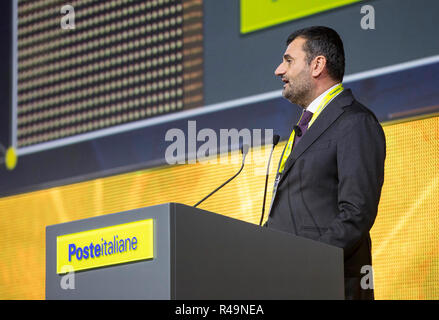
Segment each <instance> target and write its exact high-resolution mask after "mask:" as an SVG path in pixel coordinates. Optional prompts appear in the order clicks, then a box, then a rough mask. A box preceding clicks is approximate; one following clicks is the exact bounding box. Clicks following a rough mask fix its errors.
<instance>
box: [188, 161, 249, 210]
mask: <svg viewBox="0 0 439 320" xmlns="http://www.w3.org/2000/svg"><path fill="white" fill-rule="evenodd" d="M244 160H245V157H244V159H242V165H241V169H239V171H238V172H237V173H236V174H235V175H234V176H233V177H231V178H230V179H229V180H227V181H226V182H224V183H223V184H222V185H220V186H219V187H218V188H216V189H215V190H213V191H212V192H211V193H209V194H208V195H207V196H205V197H204V198H203V199H201V200H200V201H198V202H197V203H196V204H195V205H194V208H196V207H197V206H198V205H199V204H200V203H201V202H203V201H204V200H206V199H207V198H209V197H210V196H211V195H212V194H214V193H215V192H217V191H218V190H219V189H221V188H222V187H224V186H225V185H226V184H228V183H229V182H230V181H232V180H233V179H234V178H235V177H236V176H237V175H238V174H240V173H241V171H242V169H243V168H244Z"/></svg>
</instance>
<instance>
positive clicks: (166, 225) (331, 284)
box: [46, 203, 344, 300]
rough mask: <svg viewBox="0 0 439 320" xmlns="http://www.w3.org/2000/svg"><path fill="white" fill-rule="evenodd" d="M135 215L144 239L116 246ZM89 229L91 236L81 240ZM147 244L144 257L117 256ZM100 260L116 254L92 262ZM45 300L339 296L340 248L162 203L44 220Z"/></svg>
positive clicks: (341, 295)
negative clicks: (63, 266) (71, 266)
mask: <svg viewBox="0 0 439 320" xmlns="http://www.w3.org/2000/svg"><path fill="white" fill-rule="evenodd" d="M142 221H147V222H152V225H151V228H150V229H138V230H140V231H137V232H140V233H148V234H149V233H151V234H149V236H150V238H147V237H146V238H145V239H147V240H145V239H143V238H142V235H138V234H137V235H136V237H134V236H133V237H132V238H127V239H128V243H127V241H126V240H125V246H124V243H123V241H122V240H123V237H122V234H123V232H125V231H123V230H122V229H120V228H119V226H131V224H132V223H134V222H142ZM134 224H136V223H134ZM118 228H119V229H118ZM141 228H146V227H141ZM113 229H114V230H116V231H115V232H113V233H114V236H112V237H111V238H109V237H107V238H108V239H107V240H108V241H107V240H106V239H105V237H106V235H107V234H109V233H108V232H112V230H113ZM93 230H94V231H93ZM127 230H130V229H127ZM142 230H145V231H142ZM89 231H90V232H89ZM127 232H130V231H127ZM89 233H91V234H94V236H95V239H97V238H96V237H98V240H96V241H95V240H93V239H92V240H91V241H88V242H87V237H88V236H89ZM66 237H67V238H66ZM81 237H82V238H84V237H85V238H84V239H85V240H81V239H82V238H81ZM65 238H66V239H65ZM72 239H73V240H72ZM112 239H114V241H113V240H112ZM119 239H120V240H119ZM148 239H149V240H148ZM130 240H131V242H130ZM80 241H83V242H80ZM104 241H105V242H104ZM121 241H122V242H121ZM89 242H90V244H89ZM98 242H100V243H101V245H100V246H99V250H101V251H99V250H98ZM119 242H120V245H119ZM146 242H148V244H146ZM80 243H83V244H84V243H86V245H84V246H82V247H81V245H80ZM93 243H94V244H93ZM104 243H105V249H104ZM110 244H111V248H110ZM113 244H114V247H113ZM63 245H65V247H63ZM116 245H117V247H116ZM147 245H150V246H151V248H150V249H151V250H152V251H151V252H152V256H150V257H148V256H145V257H146V258H142V257H140V258H133V259H137V260H134V261H124V260H123V259H125V257H127V256H128V255H130V254H138V252H137V251H139V252H140V250H143V249H144V248H146V246H147ZM130 250H131V251H130ZM98 253H100V255H99V256H98ZM86 257H87V258H86ZM62 259H70V261H71V262H72V263H73V262H75V263H78V266H79V265H80V264H81V263H85V264H84V265H81V268H84V269H81V270H77V269H76V268H75V270H74V271H73V272H70V273H68V271H66V270H64V272H60V271H59V268H60V263H63V261H62ZM105 259H107V260H108V261H110V260H111V259H116V260H117V259H121V260H120V261H116V262H115V261H111V262H110V263H107V264H106V265H99V263H101V264H102V261H104V260H105ZM107 260H105V261H107ZM87 263H88V265H87ZM70 271H71V270H70ZM66 272H67V273H66ZM66 284H67V285H66ZM46 299H151V300H192V299H197V300H235V299H238V300H249V299H255V300H261V299H282V300H283V299H344V281H343V251H342V249H340V248H336V247H333V246H330V245H326V244H324V243H320V242H316V241H313V240H310V239H305V238H302V237H297V236H294V235H292V234H289V233H284V232H279V231H275V230H270V229H268V228H263V227H260V226H258V225H254V224H251V223H247V222H243V221H240V220H236V219H233V218H229V217H226V216H222V215H219V214H215V213H212V212H208V211H205V210H200V209H196V208H193V207H190V206H186V205H183V204H178V203H167V204H162V205H157V206H151V207H146V208H141V209H135V210H130V211H126V212H119V213H114V214H109V215H104V216H99V217H94V218H89V219H84V220H78V221H73V222H68V223H62V224H57V225H52V226H48V227H47V228H46Z"/></svg>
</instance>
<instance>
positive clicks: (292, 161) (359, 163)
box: [266, 89, 386, 298]
mask: <svg viewBox="0 0 439 320" xmlns="http://www.w3.org/2000/svg"><path fill="white" fill-rule="evenodd" d="M385 155H386V146H385V137H384V133H383V130H382V127H381V125H380V124H379V122H378V120H377V119H376V117H375V115H374V114H373V113H372V112H371V111H370V110H369V109H367V108H366V107H364V106H363V105H361V104H360V103H359V102H358V101H356V100H355V98H354V97H353V95H352V93H351V90H349V89H345V90H344V91H343V92H341V93H340V94H339V95H338V96H337V97H335V98H334V99H333V101H331V102H330V103H329V104H328V105H327V106H326V107H325V109H324V110H323V111H322V112H321V114H320V115H319V117H318V118H317V119H316V121H315V122H314V123H313V125H312V126H311V127H310V128H309V129H308V131H307V132H306V133H305V135H304V136H303V137H302V138H301V140H300V142H299V143H298V144H297V145H296V146H295V147H294V149H293V151H292V152H291V154H290V156H289V158H288V160H287V162H286V164H285V168H284V171H283V173H282V174H281V175H280V177H279V178H280V180H279V183H278V186H277V188H275V189H277V190H275V191H274V193H273V200H272V206H271V209H270V213H269V218H268V220H267V223H266V226H267V227H269V228H272V229H276V230H280V231H285V232H289V233H293V234H295V235H298V236H302V237H306V238H310V239H314V240H317V241H321V242H324V243H327V244H330V245H334V246H337V247H340V248H343V249H344V268H345V292H346V297H347V298H361V297H371V296H370V293H366V296H364V295H363V293H364V292H362V291H361V289H360V278H361V277H363V276H364V275H365V274H362V273H361V268H362V266H364V265H372V258H371V240H370V236H369V230H370V229H371V227H372V225H373V223H374V221H375V217H376V214H377V209H378V202H379V200H380V194H381V187H382V185H383V181H384V159H385ZM369 291H370V290H369ZM371 294H372V297H373V291H372V292H371Z"/></svg>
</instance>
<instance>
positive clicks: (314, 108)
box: [306, 82, 341, 113]
mask: <svg viewBox="0 0 439 320" xmlns="http://www.w3.org/2000/svg"><path fill="white" fill-rule="evenodd" d="M339 84H340V82H339V83H337V84H335V85H333V86H332V87H331V88H329V89H328V90H326V91H325V92H323V93H322V94H321V95H319V96H318V97H317V98H315V99H314V100H313V101H312V102H311V103H310V104H309V106H308V107H307V108H306V110H307V111H311V112H312V113H315V112H316V111H317V108H318V107H319V105H320V103H321V102H322V100H323V98H324V97H325V96H326V95H327V94H328V92H329V91H331V90H332V89H334V88H335V87H336V86H338V85H339ZM340 92H341V91H340ZM340 92H338V93H337V94H336V95H335V96H334V97H333V98H332V99H334V98H335V97H336V96H337V95H338V94H339V93H340ZM332 99H331V100H332Z"/></svg>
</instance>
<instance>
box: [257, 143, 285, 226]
mask: <svg viewBox="0 0 439 320" xmlns="http://www.w3.org/2000/svg"><path fill="white" fill-rule="evenodd" d="M279 139H280V136H279V135H278V134H275V135H274V136H273V145H272V147H271V152H270V157H269V158H268V165H267V173H266V174H265V189H264V200H263V201H262V215H261V220H260V221H259V225H260V226H261V225H262V220H263V219H264V212H265V198H266V197H267V185H268V175H269V173H270V162H271V156H272V155H273V150H274V147H275V146H276V145H277V144H278V143H279Z"/></svg>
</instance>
